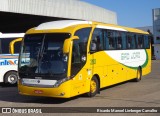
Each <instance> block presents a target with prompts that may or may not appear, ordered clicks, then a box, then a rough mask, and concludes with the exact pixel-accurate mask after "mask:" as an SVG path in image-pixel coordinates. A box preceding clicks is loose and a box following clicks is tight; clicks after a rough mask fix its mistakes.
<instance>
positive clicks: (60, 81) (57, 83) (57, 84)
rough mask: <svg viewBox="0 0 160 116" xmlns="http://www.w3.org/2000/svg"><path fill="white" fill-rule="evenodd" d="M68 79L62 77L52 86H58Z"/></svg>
mask: <svg viewBox="0 0 160 116" xmlns="http://www.w3.org/2000/svg"><path fill="white" fill-rule="evenodd" d="M68 80H69V79H68V78H64V79H61V80H58V81H57V82H56V83H55V85H54V87H59V86H60V85H61V84H62V83H64V82H65V81H68Z"/></svg>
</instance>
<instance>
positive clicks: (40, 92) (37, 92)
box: [34, 90, 43, 94]
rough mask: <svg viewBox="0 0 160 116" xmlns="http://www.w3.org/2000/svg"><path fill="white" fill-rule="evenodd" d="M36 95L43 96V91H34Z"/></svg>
mask: <svg viewBox="0 0 160 116" xmlns="http://www.w3.org/2000/svg"><path fill="white" fill-rule="evenodd" d="M34 93H36V94H42V93H43V91H42V90H34Z"/></svg>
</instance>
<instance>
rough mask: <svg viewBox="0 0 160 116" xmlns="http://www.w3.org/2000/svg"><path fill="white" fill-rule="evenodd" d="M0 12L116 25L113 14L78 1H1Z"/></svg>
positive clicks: (115, 16)
mask: <svg viewBox="0 0 160 116" xmlns="http://www.w3.org/2000/svg"><path fill="white" fill-rule="evenodd" d="M0 11H4V12H13V13H22V14H31V15H40V16H50V17H62V18H67V19H82V20H91V21H97V22H104V23H111V24H117V15H116V13H115V12H113V11H109V10H107V9H104V8H101V7H98V6H95V5H91V4H89V3H86V2H83V1H80V0H1V1H0Z"/></svg>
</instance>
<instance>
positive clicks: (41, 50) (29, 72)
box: [19, 33, 70, 80]
mask: <svg viewBox="0 0 160 116" xmlns="http://www.w3.org/2000/svg"><path fill="white" fill-rule="evenodd" d="M69 37H70V34H67V33H57V34H56V33H54V34H35V35H26V36H25V38H24V41H23V45H22V49H21V55H20V62H19V76H20V78H38V77H39V78H45V79H46V78H48V79H57V80H58V79H62V78H64V77H66V72H67V59H68V58H67V57H68V56H67V55H66V54H63V51H62V48H63V43H64V40H65V39H67V38H69Z"/></svg>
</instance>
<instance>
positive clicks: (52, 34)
mask: <svg viewBox="0 0 160 116" xmlns="http://www.w3.org/2000/svg"><path fill="white" fill-rule="evenodd" d="M150 72H151V47H150V39H149V34H148V33H147V32H144V31H142V30H138V29H133V28H128V27H123V26H118V25H112V24H104V23H98V22H93V21H80V20H61V21H53V22H47V23H43V24H40V25H39V26H37V27H35V28H32V29H30V30H28V31H27V32H26V34H25V37H24V39H23V40H22V47H21V53H20V57H19V65H18V74H19V79H18V90H19V93H20V94H22V95H31V96H47V97H59V98H70V97H73V96H77V95H80V94H86V95H88V96H90V97H92V96H95V95H96V94H97V93H100V89H101V88H104V87H107V86H110V85H114V84H117V83H121V82H124V81H127V80H131V79H134V80H135V81H140V80H141V76H143V75H146V74H148V73H150Z"/></svg>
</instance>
